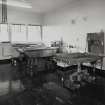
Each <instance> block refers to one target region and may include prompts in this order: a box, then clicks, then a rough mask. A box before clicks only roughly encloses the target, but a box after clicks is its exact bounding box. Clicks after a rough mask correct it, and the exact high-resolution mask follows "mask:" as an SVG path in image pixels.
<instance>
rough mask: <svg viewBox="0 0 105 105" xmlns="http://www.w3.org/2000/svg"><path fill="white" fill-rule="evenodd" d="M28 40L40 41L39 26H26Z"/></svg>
mask: <svg viewBox="0 0 105 105" xmlns="http://www.w3.org/2000/svg"><path fill="white" fill-rule="evenodd" d="M27 40H28V42H40V41H41V27H40V26H32V25H29V26H28V38H27Z"/></svg>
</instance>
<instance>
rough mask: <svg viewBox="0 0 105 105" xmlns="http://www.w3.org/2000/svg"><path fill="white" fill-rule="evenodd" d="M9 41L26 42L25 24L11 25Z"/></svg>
mask: <svg viewBox="0 0 105 105" xmlns="http://www.w3.org/2000/svg"><path fill="white" fill-rule="evenodd" d="M11 41H12V42H26V26H25V25H11Z"/></svg>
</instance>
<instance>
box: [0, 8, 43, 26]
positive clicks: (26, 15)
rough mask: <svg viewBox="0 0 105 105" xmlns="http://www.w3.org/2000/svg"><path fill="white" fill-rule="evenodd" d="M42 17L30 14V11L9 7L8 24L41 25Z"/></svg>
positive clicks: (0, 20)
mask: <svg viewBox="0 0 105 105" xmlns="http://www.w3.org/2000/svg"><path fill="white" fill-rule="evenodd" d="M1 10H2V9H1V7H0V22H2V18H1V17H2V13H1ZM41 21H42V20H41V15H40V14H38V13H33V12H30V11H29V10H28V9H19V8H10V7H8V23H17V24H35V25H40V24H41Z"/></svg>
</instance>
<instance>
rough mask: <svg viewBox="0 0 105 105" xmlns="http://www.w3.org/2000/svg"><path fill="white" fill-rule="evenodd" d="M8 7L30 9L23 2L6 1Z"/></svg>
mask: <svg viewBox="0 0 105 105" xmlns="http://www.w3.org/2000/svg"><path fill="white" fill-rule="evenodd" d="M0 4H2V1H0ZM7 5H8V6H13V7H21V8H32V6H31V5H29V4H28V3H25V2H18V1H7Z"/></svg>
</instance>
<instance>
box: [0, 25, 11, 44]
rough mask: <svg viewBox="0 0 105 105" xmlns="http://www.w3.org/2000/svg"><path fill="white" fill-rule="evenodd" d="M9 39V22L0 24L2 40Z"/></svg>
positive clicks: (0, 40)
mask: <svg viewBox="0 0 105 105" xmlns="http://www.w3.org/2000/svg"><path fill="white" fill-rule="evenodd" d="M6 41H9V33H8V24H0V42H6Z"/></svg>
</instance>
